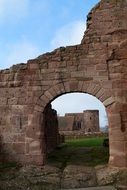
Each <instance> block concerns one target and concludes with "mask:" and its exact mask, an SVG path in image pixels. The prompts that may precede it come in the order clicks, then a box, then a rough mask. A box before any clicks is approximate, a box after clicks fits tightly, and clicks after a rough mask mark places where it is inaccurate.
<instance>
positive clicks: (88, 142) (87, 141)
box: [66, 137, 104, 147]
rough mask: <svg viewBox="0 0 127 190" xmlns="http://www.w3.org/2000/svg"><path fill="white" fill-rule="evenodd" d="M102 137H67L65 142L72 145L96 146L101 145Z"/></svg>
mask: <svg viewBox="0 0 127 190" xmlns="http://www.w3.org/2000/svg"><path fill="white" fill-rule="evenodd" d="M103 140H104V137H98V138H97V137H94V138H83V139H68V140H66V143H67V145H68V146H73V147H97V146H102V145H103Z"/></svg>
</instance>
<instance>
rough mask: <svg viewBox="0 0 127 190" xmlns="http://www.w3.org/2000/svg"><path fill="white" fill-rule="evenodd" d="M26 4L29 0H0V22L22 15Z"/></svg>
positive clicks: (24, 12) (26, 6)
mask: <svg viewBox="0 0 127 190" xmlns="http://www.w3.org/2000/svg"><path fill="white" fill-rule="evenodd" d="M28 4H29V0H0V22H4V21H5V20H6V19H7V20H8V19H9V20H10V19H12V18H13V19H15V20H17V19H19V18H22V17H24V16H25V15H26V13H27V8H28Z"/></svg>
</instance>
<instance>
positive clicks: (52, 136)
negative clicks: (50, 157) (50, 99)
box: [43, 104, 59, 153]
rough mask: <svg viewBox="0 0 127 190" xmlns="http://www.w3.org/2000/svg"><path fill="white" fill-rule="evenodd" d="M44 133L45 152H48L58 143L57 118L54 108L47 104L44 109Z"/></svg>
mask: <svg viewBox="0 0 127 190" xmlns="http://www.w3.org/2000/svg"><path fill="white" fill-rule="evenodd" d="M43 125H44V135H45V143H46V152H47V153H49V152H51V151H52V150H53V149H55V148H56V147H57V145H58V144H59V131H58V119H57V112H56V110H54V109H52V108H51V104H48V105H47V106H46V108H45V111H44V124H43Z"/></svg>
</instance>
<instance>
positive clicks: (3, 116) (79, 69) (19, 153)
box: [0, 0, 127, 167]
mask: <svg viewBox="0 0 127 190" xmlns="http://www.w3.org/2000/svg"><path fill="white" fill-rule="evenodd" d="M69 92H84V93H88V94H91V95H93V96H95V97H97V98H98V99H99V100H100V101H101V102H102V103H103V104H104V105H105V106H106V109H107V113H108V119H109V139H110V159H109V164H110V165H112V166H118V167H127V148H126V147H127V1H126V0H110V1H109V0H101V1H100V3H99V4H98V5H97V6H96V7H95V8H93V9H92V10H91V12H90V14H89V15H88V18H87V29H86V32H85V34H84V37H83V40H82V42H81V44H80V45H75V46H69V47H62V48H59V49H57V50H54V51H53V52H51V53H46V54H44V55H41V56H39V57H38V58H36V59H33V60H29V61H28V62H27V64H20V65H16V66H13V67H11V68H10V69H8V70H3V71H0V136H1V139H2V147H3V149H4V150H6V152H7V153H8V159H9V160H11V159H13V160H17V161H19V162H21V163H23V164H27V163H29V164H30V163H31V164H38V165H39V164H44V162H45V158H46V151H45V150H46V144H45V131H44V126H43V123H44V121H43V120H44V115H43V112H44V109H45V107H46V106H47V105H48V104H49V103H50V102H51V101H52V100H54V99H55V98H57V97H58V96H60V95H62V94H65V93H69Z"/></svg>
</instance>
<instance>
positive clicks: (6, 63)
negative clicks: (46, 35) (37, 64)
mask: <svg viewBox="0 0 127 190" xmlns="http://www.w3.org/2000/svg"><path fill="white" fill-rule="evenodd" d="M7 49H8V50H7V52H5V55H4V57H3V60H2V63H3V64H1V65H0V69H5V68H8V67H10V66H12V65H15V64H17V63H23V62H26V61H27V60H28V59H32V58H35V57H36V56H38V54H39V49H38V48H37V47H36V45H35V44H33V43H31V42H29V41H27V40H25V39H22V40H20V41H18V42H17V43H15V44H9V45H8V48H7ZM1 51H2V50H1Z"/></svg>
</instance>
